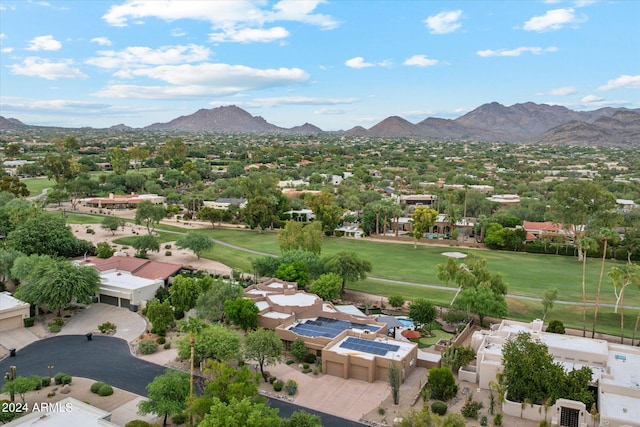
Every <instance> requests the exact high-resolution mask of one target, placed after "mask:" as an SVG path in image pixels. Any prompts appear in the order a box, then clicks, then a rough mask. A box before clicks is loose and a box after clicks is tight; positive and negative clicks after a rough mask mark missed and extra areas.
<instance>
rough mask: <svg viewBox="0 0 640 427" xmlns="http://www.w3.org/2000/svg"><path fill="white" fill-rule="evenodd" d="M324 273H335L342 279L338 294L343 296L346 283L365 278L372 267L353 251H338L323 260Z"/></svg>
mask: <svg viewBox="0 0 640 427" xmlns="http://www.w3.org/2000/svg"><path fill="white" fill-rule="evenodd" d="M323 263H324V269H325V271H326V272H331V273H336V274H337V275H339V276H340V277H342V287H341V288H340V294H341V295H344V291H345V285H346V283H347V282H356V281H358V280H364V279H366V278H367V273H369V272H371V270H372V268H373V266H372V265H371V262H369V261H367V260H365V259H362V258H360V257H359V256H358V254H356V253H355V252H353V251H340V252H336V253H335V254H333V255H330V256H328V257H327V258H325V259H324V262H323Z"/></svg>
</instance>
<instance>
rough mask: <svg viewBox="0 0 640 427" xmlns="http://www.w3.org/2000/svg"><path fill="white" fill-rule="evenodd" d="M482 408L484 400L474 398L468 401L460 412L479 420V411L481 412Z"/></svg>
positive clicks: (466, 416)
mask: <svg viewBox="0 0 640 427" xmlns="http://www.w3.org/2000/svg"><path fill="white" fill-rule="evenodd" d="M480 409H482V402H476V401H475V400H472V401H470V402H467V403H466V404H465V405H464V406H463V407H462V409H461V410H460V412H461V413H462V415H463V416H464V417H465V418H473V419H474V420H477V419H478V412H480Z"/></svg>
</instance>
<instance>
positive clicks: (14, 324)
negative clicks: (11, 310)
mask: <svg viewBox="0 0 640 427" xmlns="http://www.w3.org/2000/svg"><path fill="white" fill-rule="evenodd" d="M22 326H24V325H23V323H22V316H13V317H8V318H6V319H2V320H0V331H9V330H11V329H16V328H21V327H22Z"/></svg>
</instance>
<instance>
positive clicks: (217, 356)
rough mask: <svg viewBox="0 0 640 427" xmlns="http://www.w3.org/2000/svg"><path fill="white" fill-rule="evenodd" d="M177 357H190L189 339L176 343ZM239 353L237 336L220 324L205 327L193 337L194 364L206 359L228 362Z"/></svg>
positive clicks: (186, 337) (238, 337) (181, 339)
mask: <svg viewBox="0 0 640 427" xmlns="http://www.w3.org/2000/svg"><path fill="white" fill-rule="evenodd" d="M177 347H178V357H179V358H180V359H188V358H190V357H191V338H190V337H189V336H185V337H182V338H180V340H179V341H178V345H177ZM239 353H240V336H239V334H238V333H237V332H236V331H234V330H232V329H229V328H227V327H226V326H224V325H221V324H215V325H207V326H205V327H204V328H203V329H202V330H201V331H199V332H198V333H197V334H196V335H195V347H194V363H195V364H199V363H200V362H202V361H205V360H207V359H213V360H218V361H229V360H230V359H235V358H237V357H238V355H239Z"/></svg>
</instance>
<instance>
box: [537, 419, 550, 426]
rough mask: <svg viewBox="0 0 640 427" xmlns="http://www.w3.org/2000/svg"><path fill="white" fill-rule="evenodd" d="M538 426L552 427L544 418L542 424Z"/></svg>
mask: <svg viewBox="0 0 640 427" xmlns="http://www.w3.org/2000/svg"><path fill="white" fill-rule="evenodd" d="M538 427H551V426H549V423H548V422H547V420H542V421H540V424H538Z"/></svg>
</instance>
